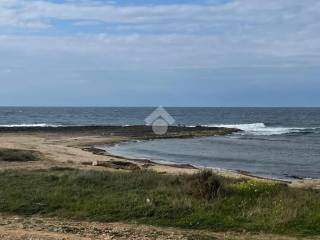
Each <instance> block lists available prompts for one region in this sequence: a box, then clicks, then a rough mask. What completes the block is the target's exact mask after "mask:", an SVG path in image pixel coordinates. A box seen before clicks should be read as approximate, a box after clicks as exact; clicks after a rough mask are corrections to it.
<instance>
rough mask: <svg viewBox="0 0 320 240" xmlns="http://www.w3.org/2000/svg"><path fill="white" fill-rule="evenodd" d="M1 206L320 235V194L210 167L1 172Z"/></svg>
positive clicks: (101, 218)
mask: <svg viewBox="0 0 320 240" xmlns="http://www.w3.org/2000/svg"><path fill="white" fill-rule="evenodd" d="M0 186H1V187H0V212H4V213H13V214H21V215H32V214H43V215H46V216H58V217H67V218H73V219H83V220H84V219H86V220H95V221H102V222H110V221H124V222H138V223H145V224H152V225H160V226H171V227H181V228H188V229H208V230H214V231H225V230H235V231H242V230H246V231H253V232H258V231H259V232H260V231H263V232H266V233H280V234H291V235H316V234H320V227H319V226H320V193H319V192H317V191H315V190H303V189H293V188H289V187H287V186H285V185H283V184H276V183H268V182H262V181H255V180H231V179H226V178H222V177H218V176H216V175H214V174H212V173H211V172H202V173H200V174H197V175H192V176H190V175H181V176H167V175H160V174H157V173H154V172H132V173H121V172H95V171H80V170H72V169H59V168H55V169H51V170H48V171H44V170H42V171H33V172H10V171H7V172H3V173H1V174H0Z"/></svg>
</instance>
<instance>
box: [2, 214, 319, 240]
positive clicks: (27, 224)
mask: <svg viewBox="0 0 320 240" xmlns="http://www.w3.org/2000/svg"><path fill="white" fill-rule="evenodd" d="M0 239H1V240H69V239H70V240H108V239H119V240H156V239H157V240H175V239H177V240H209V239H218V240H222V239H225V240H229V239H230V240H231V239H240V240H251V239H258V240H259V239H260V240H269V239H270V240H271V239H279V240H294V239H303V238H295V237H285V236H277V235H265V234H249V233H234V232H226V233H213V232H207V231H186V230H180V229H174V228H158V227H152V226H145V225H137V224H123V223H105V224H104V223H96V222H81V221H72V220H62V219H56V218H42V217H18V216H5V215H0ZM306 239H310V240H311V239H314V240H316V239H320V238H318V237H314V238H306Z"/></svg>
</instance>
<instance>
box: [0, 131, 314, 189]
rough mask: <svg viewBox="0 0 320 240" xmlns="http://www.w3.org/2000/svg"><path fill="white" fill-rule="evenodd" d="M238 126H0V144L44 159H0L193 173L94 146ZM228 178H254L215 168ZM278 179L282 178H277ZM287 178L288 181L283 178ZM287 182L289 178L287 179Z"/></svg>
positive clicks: (182, 167) (26, 166)
mask: <svg viewBox="0 0 320 240" xmlns="http://www.w3.org/2000/svg"><path fill="white" fill-rule="evenodd" d="M239 131H240V130H239V129H231V128H219V127H192V128H191V127H179V126H170V127H169V130H168V133H167V134H166V135H155V134H154V133H153V131H152V127H150V126H126V127H123V126H74V127H18V128H0V136H1V137H0V147H1V148H10V149H26V150H28V149H29V150H36V151H39V152H41V153H43V154H44V155H45V156H46V159H45V160H44V161H41V162H36V163H24V164H14V163H10V164H9V163H0V170H3V169H12V168H13V169H16V168H19V169H26V170H28V169H38V168H41V169H43V168H45V169H47V168H51V167H55V166H59V167H70V168H79V169H88V170H92V169H95V170H97V169H98V170H103V169H106V170H108V169H113V170H114V169H124V170H130V169H145V170H152V171H156V172H160V173H166V174H180V173H196V172H198V171H199V169H198V168H196V167H194V166H192V165H190V164H173V165H172V164H162V163H157V162H155V161H152V160H145V161H144V160H139V159H130V158H125V157H120V156H115V155H112V154H108V153H105V152H104V151H102V150H97V148H95V146H97V145H105V144H116V143H120V142H126V141H132V140H151V139H167V138H195V137H209V136H223V135H228V134H232V133H235V132H239ZM214 171H215V172H216V173H218V174H220V175H223V176H227V177H231V178H243V177H249V178H255V179H267V180H274V181H277V179H273V178H264V177H259V176H254V175H252V174H250V173H248V172H244V171H240V170H239V171H231V170H222V169H221V170H214ZM280 181H281V180H280ZM285 182H288V181H285ZM288 183H290V181H289V182H288ZM292 184H294V185H297V186H300V187H305V186H308V187H309V186H310V187H316V188H318V187H319V186H320V182H319V181H318V180H316V179H310V180H309V179H292Z"/></svg>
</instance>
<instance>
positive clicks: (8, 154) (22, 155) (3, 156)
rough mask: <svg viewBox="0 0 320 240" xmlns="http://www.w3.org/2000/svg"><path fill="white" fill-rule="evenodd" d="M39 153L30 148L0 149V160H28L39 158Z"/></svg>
mask: <svg viewBox="0 0 320 240" xmlns="http://www.w3.org/2000/svg"><path fill="white" fill-rule="evenodd" d="M39 155H40V154H39V153H37V152H35V151H30V150H19V149H4V148H1V149H0V161H5V162H29V161H37V160H39V157H40V156H39Z"/></svg>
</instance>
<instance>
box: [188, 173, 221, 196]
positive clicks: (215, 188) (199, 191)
mask: <svg viewBox="0 0 320 240" xmlns="http://www.w3.org/2000/svg"><path fill="white" fill-rule="evenodd" d="M188 182H189V186H190V193H191V194H192V195H194V196H196V197H198V198H201V199H206V200H212V199H215V198H217V197H222V196H224V195H225V194H226V192H227V189H226V188H225V186H224V183H223V180H222V178H221V177H219V176H217V175H216V174H214V173H213V172H212V171H210V170H203V171H201V172H200V173H197V174H195V175H192V176H190V178H189V179H188Z"/></svg>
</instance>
